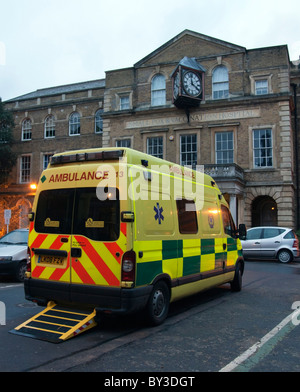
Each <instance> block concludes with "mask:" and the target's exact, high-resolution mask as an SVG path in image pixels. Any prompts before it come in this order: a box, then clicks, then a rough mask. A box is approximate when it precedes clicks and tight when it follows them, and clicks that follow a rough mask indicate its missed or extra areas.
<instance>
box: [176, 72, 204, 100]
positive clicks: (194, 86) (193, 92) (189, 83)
mask: <svg viewBox="0 0 300 392" xmlns="http://www.w3.org/2000/svg"><path fill="white" fill-rule="evenodd" d="M177 75H178V74H177ZM174 82H175V81H174ZM182 83H183V88H184V90H185V92H186V93H187V94H188V95H190V96H191V97H198V96H199V95H200V94H201V92H202V83H201V77H200V75H199V74H197V73H195V72H193V71H186V72H185V73H184V74H183V79H182Z"/></svg>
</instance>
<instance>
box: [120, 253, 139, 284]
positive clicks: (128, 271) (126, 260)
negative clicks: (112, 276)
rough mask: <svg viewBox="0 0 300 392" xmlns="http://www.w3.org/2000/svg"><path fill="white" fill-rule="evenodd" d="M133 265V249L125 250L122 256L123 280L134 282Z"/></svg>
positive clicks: (134, 258)
mask: <svg viewBox="0 0 300 392" xmlns="http://www.w3.org/2000/svg"><path fill="white" fill-rule="evenodd" d="M135 265H136V256H135V252H134V251H133V250H130V251H129V252H125V253H124V255H123V258H122V276H121V280H122V281H123V282H134V281H135Z"/></svg>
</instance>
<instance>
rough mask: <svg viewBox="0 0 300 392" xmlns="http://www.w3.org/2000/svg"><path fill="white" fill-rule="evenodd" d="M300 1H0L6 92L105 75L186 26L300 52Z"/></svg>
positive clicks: (249, 45)
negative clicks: (283, 46)
mask: <svg viewBox="0 0 300 392" xmlns="http://www.w3.org/2000/svg"><path fill="white" fill-rule="evenodd" d="M299 12H300V3H299V0H285V1H282V0H0V97H1V98H2V100H3V101H5V100H8V99H11V98H15V97H18V96H20V95H23V94H27V93H29V92H32V91H35V90H38V89H43V88H47V87H54V86H60V85H64V84H71V83H78V82H84V81H89V80H96V79H102V78H105V72H106V71H110V70H114V69H120V68H127V67H132V66H133V65H134V64H135V63H137V62H138V61H139V60H141V59H142V58H144V57H145V56H147V55H148V54H150V53H151V52H153V51H154V50H156V49H157V48H158V47H160V46H161V45H163V44H164V43H166V42H167V41H169V40H170V39H172V38H174V37H175V36H176V35H178V34H180V33H181V32H182V31H184V30H185V29H189V30H192V31H195V32H197V33H200V34H204V35H207V36H210V37H214V38H217V39H221V40H223V41H226V42H230V43H232V44H236V45H240V46H243V47H245V48H246V49H254V48H260V47H266V46H276V45H288V49H289V54H290V59H291V60H298V59H299V55H300V23H299Z"/></svg>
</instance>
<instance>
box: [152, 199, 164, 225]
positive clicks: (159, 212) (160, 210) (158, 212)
mask: <svg viewBox="0 0 300 392" xmlns="http://www.w3.org/2000/svg"><path fill="white" fill-rule="evenodd" d="M154 211H155V212H156V215H155V220H156V221H157V220H158V223H159V224H160V225H161V221H162V220H165V218H164V216H163V214H162V213H163V211H164V209H163V208H162V207H159V203H156V207H154Z"/></svg>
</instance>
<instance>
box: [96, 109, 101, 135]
mask: <svg viewBox="0 0 300 392" xmlns="http://www.w3.org/2000/svg"><path fill="white" fill-rule="evenodd" d="M102 114H103V110H102V109H99V110H97V112H96V114H95V133H100V134H101V133H102V132H103V118H102Z"/></svg>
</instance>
